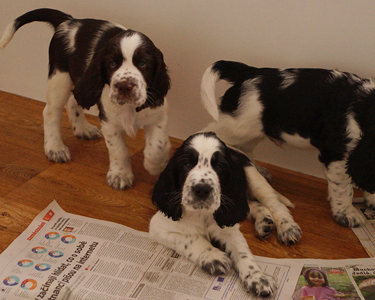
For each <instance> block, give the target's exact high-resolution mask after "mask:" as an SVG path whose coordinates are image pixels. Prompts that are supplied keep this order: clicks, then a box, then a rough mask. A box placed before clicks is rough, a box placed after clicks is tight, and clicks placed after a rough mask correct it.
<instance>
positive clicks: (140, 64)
mask: <svg viewBox="0 0 375 300" xmlns="http://www.w3.org/2000/svg"><path fill="white" fill-rule="evenodd" d="M138 67H140V68H141V69H146V67H147V64H146V61H145V60H143V59H142V60H141V61H140V62H139V63H138Z"/></svg>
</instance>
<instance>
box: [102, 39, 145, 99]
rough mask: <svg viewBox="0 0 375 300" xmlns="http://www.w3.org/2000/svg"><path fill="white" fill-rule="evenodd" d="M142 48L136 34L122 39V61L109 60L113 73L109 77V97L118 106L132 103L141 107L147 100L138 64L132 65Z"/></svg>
mask: <svg viewBox="0 0 375 300" xmlns="http://www.w3.org/2000/svg"><path fill="white" fill-rule="evenodd" d="M140 47H142V38H141V36H140V35H138V34H133V35H129V36H124V37H122V39H121V41H120V49H121V56H122V61H115V60H110V62H109V63H110V66H109V67H110V68H113V69H114V70H115V71H114V72H113V75H112V77H111V82H110V92H109V97H110V99H111V101H112V102H115V103H118V104H125V103H132V104H134V105H136V106H141V105H142V104H144V103H145V102H146V99H147V83H146V81H145V79H144V77H143V74H142V72H141V70H140V68H142V67H144V66H143V65H142V64H139V65H138V67H137V66H135V65H134V59H133V57H134V55H135V53H136V51H137V50H138V49H139V48H140Z"/></svg>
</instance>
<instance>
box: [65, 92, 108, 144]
mask: <svg viewBox="0 0 375 300" xmlns="http://www.w3.org/2000/svg"><path fill="white" fill-rule="evenodd" d="M66 111H67V113H68V117H69V121H70V123H71V124H72V127H73V133H74V136H76V137H79V138H81V139H83V140H96V139H97V138H99V137H101V135H102V134H101V132H100V130H99V129H98V128H97V127H96V126H94V125H92V124H90V123H89V122H88V121H87V120H86V117H85V114H84V110H83V108H82V107H81V106H80V105H78V103H77V101H76V99H75V98H74V97H73V96H71V97H70V98H69V100H68V103H67V104H66Z"/></svg>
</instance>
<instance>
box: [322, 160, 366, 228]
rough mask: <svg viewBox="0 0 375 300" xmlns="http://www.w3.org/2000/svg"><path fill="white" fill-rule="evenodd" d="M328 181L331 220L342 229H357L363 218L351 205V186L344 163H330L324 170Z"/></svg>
mask: <svg viewBox="0 0 375 300" xmlns="http://www.w3.org/2000/svg"><path fill="white" fill-rule="evenodd" d="M326 176H327V180H328V198H329V200H330V203H331V209H332V213H333V218H334V219H335V220H336V222H337V223H339V224H340V225H341V226H344V227H358V226H361V225H362V224H364V221H365V220H364V218H363V216H362V215H361V214H360V212H359V211H358V210H357V209H356V208H355V207H354V206H353V205H352V200H353V185H352V180H351V178H350V176H349V175H348V174H347V172H346V161H334V162H331V163H330V164H329V165H328V167H327V169H326Z"/></svg>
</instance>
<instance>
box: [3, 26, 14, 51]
mask: <svg viewBox="0 0 375 300" xmlns="http://www.w3.org/2000/svg"><path fill="white" fill-rule="evenodd" d="M14 23H15V21H13V22H12V23H9V24H8V25H7V27H5V30H4V32H3V35H2V37H1V39H0V48H1V49H3V48H4V47H5V46H6V45H7V44H8V43H9V42H10V40H11V39H12V38H13V35H14V34H15V33H16V26H15V24H14Z"/></svg>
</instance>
